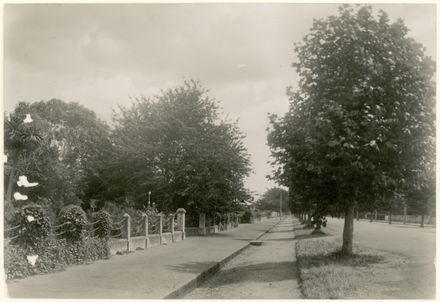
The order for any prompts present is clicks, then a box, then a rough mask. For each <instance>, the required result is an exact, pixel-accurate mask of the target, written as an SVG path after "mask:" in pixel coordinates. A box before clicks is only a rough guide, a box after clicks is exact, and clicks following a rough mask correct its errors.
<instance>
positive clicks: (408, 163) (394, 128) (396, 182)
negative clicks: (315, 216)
mask: <svg viewBox="0 0 440 302" xmlns="http://www.w3.org/2000/svg"><path fill="white" fill-rule="evenodd" d="M407 33H408V29H407V28H406V26H405V25H404V23H403V21H402V20H398V21H396V22H394V23H391V22H390V20H389V18H388V17H387V15H386V13H385V12H383V11H380V12H379V14H378V16H374V15H373V13H372V9H371V7H368V6H362V7H360V8H359V9H358V10H355V9H354V8H353V7H351V6H348V5H344V6H341V7H340V9H339V16H330V17H328V18H326V19H321V20H315V21H314V23H313V26H312V28H311V29H310V33H309V34H307V35H306V36H305V37H304V39H303V41H302V42H300V43H298V44H296V46H295V53H296V55H297V61H296V62H295V63H293V67H295V69H296V71H297V73H298V74H299V76H300V82H299V88H298V89H297V90H293V89H290V90H289V93H288V94H289V99H290V109H289V112H288V113H287V114H286V115H285V116H284V117H281V118H279V117H277V116H272V117H271V127H270V129H269V135H268V142H269V145H270V146H271V149H272V155H273V157H274V159H275V160H274V164H275V165H276V166H277V169H276V170H275V171H274V175H273V178H274V179H276V180H277V181H279V182H280V183H281V184H284V185H286V186H288V187H289V191H290V192H291V195H292V196H294V197H295V199H296V201H297V202H300V204H303V205H304V204H306V203H311V204H313V206H314V209H315V210H319V211H321V212H322V214H323V215H325V214H326V213H328V212H329V211H331V210H332V209H333V210H334V209H336V210H340V211H344V212H345V217H346V220H345V226H344V241H343V250H344V251H345V252H347V253H351V245H352V232H353V225H352V221H353V210H354V207H355V205H357V206H360V205H362V206H364V207H367V208H374V207H376V206H377V205H381V206H390V202H391V200H393V196H394V195H395V194H404V195H406V196H408V197H409V196H412V195H416V196H418V198H416V199H418V200H419V201H420V200H424V201H426V200H428V199H429V197H430V196H432V194H433V181H432V180H433V179H434V174H433V171H434V170H433V169H434V168H433V167H434V156H433V155H434V150H435V149H434V137H435V124H434V119H435V111H434V107H435V106H434V104H435V102H434V88H433V82H432V77H433V73H434V63H433V61H432V60H431V58H429V57H427V56H426V55H425V54H424V48H423V47H422V46H421V45H420V44H418V43H417V42H415V41H414V40H413V39H412V38H409V37H408V35H407ZM413 199H414V198H413Z"/></svg>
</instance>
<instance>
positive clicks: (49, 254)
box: [4, 237, 110, 279]
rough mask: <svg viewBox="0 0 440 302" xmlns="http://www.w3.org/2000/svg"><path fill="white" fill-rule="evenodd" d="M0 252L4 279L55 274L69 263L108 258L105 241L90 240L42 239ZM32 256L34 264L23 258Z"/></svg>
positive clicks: (6, 248)
mask: <svg viewBox="0 0 440 302" xmlns="http://www.w3.org/2000/svg"><path fill="white" fill-rule="evenodd" d="M4 252H5V253H4V260H5V272H6V277H7V279H17V278H24V277H27V276H30V275H35V274H45V273H49V272H53V271H58V270H62V269H63V268H64V267H66V266H69V265H73V264H83V263H90V262H93V261H95V260H99V259H108V257H109V255H110V253H109V247H108V244H107V241H106V240H105V238H92V237H86V238H84V239H82V240H80V241H76V242H71V241H67V240H66V239H44V240H42V241H40V242H39V244H38V245H37V246H34V247H30V246H21V245H18V244H7V245H5V248H4ZM32 255H38V258H37V260H36V262H35V265H32V264H31V263H29V262H28V259H27V256H32Z"/></svg>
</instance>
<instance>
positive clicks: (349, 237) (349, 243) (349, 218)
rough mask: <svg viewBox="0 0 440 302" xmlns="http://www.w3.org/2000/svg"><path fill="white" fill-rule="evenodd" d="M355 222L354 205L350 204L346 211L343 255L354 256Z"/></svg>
mask: <svg viewBox="0 0 440 302" xmlns="http://www.w3.org/2000/svg"><path fill="white" fill-rule="evenodd" d="M353 220H354V205H353V204H350V205H348V206H347V208H346V209H345V220H344V232H343V234H342V253H343V254H344V255H347V256H348V255H351V254H353Z"/></svg>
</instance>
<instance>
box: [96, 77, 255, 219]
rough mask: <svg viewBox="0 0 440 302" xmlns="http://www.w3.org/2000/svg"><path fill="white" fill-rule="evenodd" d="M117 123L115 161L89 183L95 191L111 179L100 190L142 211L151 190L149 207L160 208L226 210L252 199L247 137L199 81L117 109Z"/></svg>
mask: <svg viewBox="0 0 440 302" xmlns="http://www.w3.org/2000/svg"><path fill="white" fill-rule="evenodd" d="M113 120H114V124H115V129H114V131H113V134H112V141H113V144H114V146H113V148H114V153H113V156H112V158H111V163H108V166H107V169H106V171H103V173H101V174H99V176H98V177H96V178H94V179H91V181H92V182H91V183H93V184H94V186H95V187H96V182H101V183H102V182H106V183H107V184H102V186H104V187H107V188H111V189H112V193H113V194H108V195H112V196H111V197H112V198H113V199H115V200H120V199H122V201H121V202H127V203H130V204H131V205H133V206H135V207H138V208H141V207H143V206H146V205H147V200H148V192H151V202H155V203H156V205H157V206H158V207H159V209H160V210H163V211H171V210H176V209H177V208H179V207H184V208H186V209H192V210H194V211H209V210H212V211H217V212H227V211H229V210H230V209H231V208H233V207H234V206H233V205H232V204H231V203H235V202H238V200H241V199H243V198H244V197H245V196H247V195H248V193H247V192H246V190H245V189H244V185H243V181H244V177H245V176H247V175H248V173H249V172H250V168H249V164H250V162H249V156H248V154H247V151H246V149H245V147H244V145H243V141H242V139H243V135H242V134H241V132H240V131H239V129H238V128H237V126H236V125H235V124H233V123H230V122H228V121H225V120H222V119H221V118H220V116H219V108H218V105H217V103H216V101H215V100H213V99H211V98H210V97H209V96H208V95H207V91H206V90H205V89H203V88H202V87H201V85H200V84H199V83H198V82H196V81H186V82H185V83H184V84H183V85H182V86H180V87H177V88H173V89H169V90H167V91H163V92H162V93H161V94H160V95H158V96H155V97H152V98H146V97H143V98H140V99H137V100H136V102H135V103H134V104H133V105H132V106H130V107H120V108H119V110H118V111H116V112H115V115H114V119H113ZM115 171H117V172H116V173H115ZM108 184H111V185H110V186H109V185H108ZM98 187H99V185H98ZM92 197H94V198H97V199H99V198H102V194H101V192H97V194H95V196H92ZM108 197H110V196H108Z"/></svg>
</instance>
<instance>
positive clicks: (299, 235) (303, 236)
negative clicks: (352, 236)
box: [295, 231, 332, 240]
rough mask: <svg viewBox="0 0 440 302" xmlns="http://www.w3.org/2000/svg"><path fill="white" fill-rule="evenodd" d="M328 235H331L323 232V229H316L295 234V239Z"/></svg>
mask: <svg viewBox="0 0 440 302" xmlns="http://www.w3.org/2000/svg"><path fill="white" fill-rule="evenodd" d="M330 236H332V235H330V234H327V233H324V232H323V231H318V232H315V231H313V232H309V233H306V234H295V240H304V239H311V238H322V237H330Z"/></svg>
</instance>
